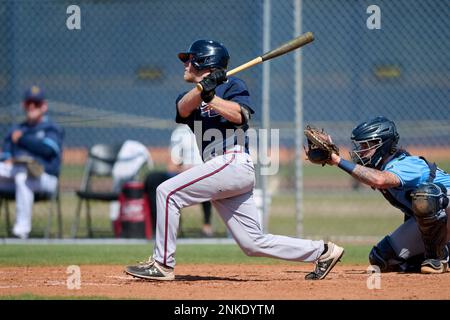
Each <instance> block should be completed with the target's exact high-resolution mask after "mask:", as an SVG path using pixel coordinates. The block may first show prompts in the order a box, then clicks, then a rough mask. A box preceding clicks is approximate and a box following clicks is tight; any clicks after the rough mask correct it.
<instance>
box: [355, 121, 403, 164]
mask: <svg viewBox="0 0 450 320" xmlns="http://www.w3.org/2000/svg"><path fill="white" fill-rule="evenodd" d="M351 139H352V142H353V145H354V148H353V150H352V151H351V152H350V155H351V157H352V160H353V162H355V163H357V164H360V165H363V166H367V167H371V168H377V167H378V166H379V165H380V162H381V159H383V157H384V156H385V155H387V154H393V153H394V152H395V150H396V146H397V143H398V139H399V135H398V133H397V128H396V127H395V123H394V122H393V121H391V120H389V119H387V118H385V117H376V118H373V119H371V120H369V121H366V122H363V123H361V124H359V125H357V126H356V127H355V128H354V129H353V130H352V135H351Z"/></svg>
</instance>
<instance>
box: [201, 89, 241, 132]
mask: <svg viewBox="0 0 450 320" xmlns="http://www.w3.org/2000/svg"><path fill="white" fill-rule="evenodd" d="M209 105H210V107H211V109H213V110H214V111H216V112H217V113H219V114H220V115H221V116H222V117H224V118H225V119H227V120H228V121H230V122H232V123H235V124H237V125H240V124H242V114H241V106H240V105H239V104H238V103H236V102H233V101H229V100H224V99H222V98H219V97H217V96H216V97H214V99H213V100H212V101H211V102H210V103H209Z"/></svg>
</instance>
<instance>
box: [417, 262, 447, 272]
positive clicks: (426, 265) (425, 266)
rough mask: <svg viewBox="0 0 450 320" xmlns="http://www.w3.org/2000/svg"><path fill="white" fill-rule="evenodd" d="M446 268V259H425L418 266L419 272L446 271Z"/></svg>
mask: <svg viewBox="0 0 450 320" xmlns="http://www.w3.org/2000/svg"><path fill="white" fill-rule="evenodd" d="M447 270H448V260H439V259H427V260H425V261H424V262H422V265H421V266H420V273H425V274H430V273H446V272H447Z"/></svg>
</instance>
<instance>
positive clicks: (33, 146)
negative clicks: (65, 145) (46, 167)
mask: <svg viewBox="0 0 450 320" xmlns="http://www.w3.org/2000/svg"><path fill="white" fill-rule="evenodd" d="M63 136H64V132H63V130H62V129H61V128H59V127H57V126H56V125H48V126H47V127H46V128H45V137H43V138H38V137H36V136H33V135H26V134H24V135H23V136H22V137H21V138H20V139H19V141H18V143H19V145H20V146H21V147H23V148H25V149H27V150H28V151H30V152H31V153H33V154H36V155H38V156H41V157H44V158H52V157H54V156H59V155H60V154H61V151H62V150H61V148H62V139H63Z"/></svg>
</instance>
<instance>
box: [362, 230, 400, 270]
mask: <svg viewBox="0 0 450 320" xmlns="http://www.w3.org/2000/svg"><path fill="white" fill-rule="evenodd" d="M369 262H370V264H371V265H375V266H378V267H379V268H380V271H381V272H390V271H399V270H401V265H402V264H403V263H404V262H405V260H404V259H402V258H400V257H399V256H397V254H396V253H395V250H394V248H393V247H392V245H391V242H390V237H389V236H386V237H384V238H383V239H382V240H381V241H380V242H378V244H377V245H376V246H374V247H373V248H372V250H371V251H370V253H369Z"/></svg>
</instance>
